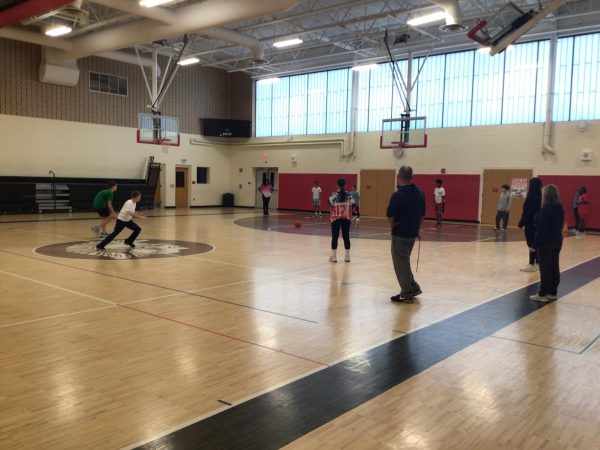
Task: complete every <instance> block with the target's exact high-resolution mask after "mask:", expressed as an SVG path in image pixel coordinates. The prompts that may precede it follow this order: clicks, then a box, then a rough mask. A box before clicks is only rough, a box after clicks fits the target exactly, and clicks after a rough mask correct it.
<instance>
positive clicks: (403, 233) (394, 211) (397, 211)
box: [386, 166, 425, 303]
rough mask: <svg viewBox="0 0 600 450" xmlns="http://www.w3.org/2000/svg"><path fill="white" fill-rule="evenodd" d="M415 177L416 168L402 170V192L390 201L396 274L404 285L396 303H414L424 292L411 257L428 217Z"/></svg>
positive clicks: (393, 196) (388, 214)
mask: <svg viewBox="0 0 600 450" xmlns="http://www.w3.org/2000/svg"><path fill="white" fill-rule="evenodd" d="M412 177H413V170H412V167H410V166H402V167H400V170H399V171H398V176H397V178H396V182H397V185H398V189H397V190H396V192H394V193H393V194H392V197H391V198H390V203H389V205H388V208H387V214H386V215H387V217H388V221H389V223H390V226H391V227H392V261H393V263H394V271H395V272H396V277H397V278H398V283H400V294H398V295H394V296H393V297H392V298H391V300H392V301H393V302H402V303H413V301H414V297H416V296H418V295H419V294H421V293H422V291H421V287H420V286H419V283H417V282H416V281H415V278H414V276H413V273H412V270H411V267H410V254H411V253H412V249H413V247H414V245H415V240H416V239H417V237H418V236H419V230H420V228H421V224H422V223H423V217H424V216H425V196H424V195H423V192H422V191H421V190H420V189H419V188H418V187H416V186H415V185H414V184H413V182H412Z"/></svg>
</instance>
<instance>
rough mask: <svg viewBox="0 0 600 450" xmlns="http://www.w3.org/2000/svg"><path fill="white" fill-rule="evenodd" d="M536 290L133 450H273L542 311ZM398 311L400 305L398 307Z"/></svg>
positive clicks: (565, 280)
mask: <svg viewBox="0 0 600 450" xmlns="http://www.w3.org/2000/svg"><path fill="white" fill-rule="evenodd" d="M599 276H600V257H598V258H595V259H593V260H591V261H587V262H585V263H582V264H580V265H578V266H575V267H573V268H571V269H568V270H566V271H565V272H563V273H562V277H561V278H562V282H561V286H560V289H559V291H560V292H559V293H560V295H563V296H564V295H566V294H568V293H570V292H572V291H574V290H576V289H578V288H579V287H581V286H582V285H584V284H586V283H589V282H591V281H593V280H594V279H596V278H597V277H599ZM537 286H538V283H533V284H530V285H528V286H526V287H524V288H521V289H517V290H516V291H513V292H510V293H508V294H505V295H503V296H501V297H499V298H496V299H495V300H491V301H489V302H487V303H484V304H482V305H479V306H476V307H474V308H472V309H469V310H467V311H464V312H462V313H459V314H457V315H455V316H452V317H449V318H447V319H445V320H442V321H440V322H437V323H435V324H432V325H429V326H427V327H425V328H421V329H419V330H416V331H414V332H412V333H410V334H407V335H405V336H401V337H398V338H396V339H393V340H391V341H389V342H387V343H385V344H383V345H380V346H378V347H376V348H373V349H371V350H369V351H367V352H365V353H363V354H361V355H359V356H355V357H353V358H350V359H348V360H346V361H343V362H340V363H338V364H335V365H333V366H331V367H329V368H326V369H323V370H320V371H319V372H316V373H314V374H312V375H309V376H307V377H305V378H302V379H300V380H297V381H294V382H292V383H290V384H288V385H285V386H283V387H280V388H278V389H275V390H273V391H271V392H268V393H266V394H263V395H260V396H258V397H255V398H253V399H251V400H248V401H246V402H244V403H241V404H239V405H236V406H233V407H232V408H229V409H227V410H225V411H222V412H220V413H218V414H215V415H213V416H211V417H209V418H207V419H204V420H202V421H200V422H197V423H194V424H192V425H189V426H187V427H185V428H182V429H180V430H178V431H175V432H172V433H170V434H168V435H166V436H164V437H162V438H159V439H156V440H154V441H152V442H150V443H147V444H145V445H142V446H140V447H138V448H139V449H165V448H169V449H277V448H280V447H283V446H284V445H286V444H289V443H290V442H293V441H295V440H296V439H298V438H300V437H302V436H304V435H305V434H307V433H309V432H311V431H313V430H315V429H316V428H318V427H320V426H322V425H324V424H326V423H327V422H330V421H331V420H333V419H335V418H337V417H339V416H341V415H342V414H344V413H346V412H348V411H350V410H352V409H354V408H356V407H358V406H360V405H361V404H363V403H365V402H367V401H369V400H371V399H372V398H374V397H376V396H377V395H379V394H381V393H383V392H385V391H387V390H389V389H391V388H393V387H394V386H397V385H398V384H400V383H402V382H403V381H405V380H407V379H409V378H411V377H413V376H415V375H417V374H419V373H421V372H423V371H424V370H426V369H427V368H429V367H431V366H433V365H434V364H437V363H439V362H440V361H443V360H444V359H446V358H448V357H450V356H452V355H454V354H455V353H457V352H459V351H461V350H463V349H465V348H466V347H468V346H470V345H472V344H474V343H476V342H478V341H480V340H482V339H484V338H487V337H488V336H490V335H491V334H493V333H494V332H496V331H498V330H500V329H502V328H504V327H506V326H508V325H510V324H511V323H513V322H515V321H517V320H519V319H521V318H523V317H525V316H527V315H528V314H531V313H532V312H534V311H537V310H538V309H540V308H543V307H544V306H545V304H543V303H542V304H540V303H536V302H533V301H530V300H529V299H528V296H529V295H531V294H534V293H535V292H537ZM397 306H398V307H399V308H402V307H403V306H404V305H397Z"/></svg>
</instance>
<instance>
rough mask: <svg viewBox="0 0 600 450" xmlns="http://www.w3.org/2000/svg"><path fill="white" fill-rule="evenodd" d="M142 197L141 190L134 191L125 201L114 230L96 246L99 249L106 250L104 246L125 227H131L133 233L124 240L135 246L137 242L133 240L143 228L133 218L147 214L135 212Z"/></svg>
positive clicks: (143, 217) (142, 217)
mask: <svg viewBox="0 0 600 450" xmlns="http://www.w3.org/2000/svg"><path fill="white" fill-rule="evenodd" d="M141 198H142V194H140V192H139V191H133V192H132V193H131V198H130V199H129V200H127V201H126V202H125V204H124V205H123V207H122V208H121V211H120V212H119V216H118V217H117V223H116V224H115V229H114V231H113V232H112V233H111V234H109V235H108V236H106V237H105V238H104V240H103V241H102V242H100V243H99V244H98V245H96V248H97V249H98V250H104V247H106V246H107V245H108V244H110V243H111V242H112V240H113V239H114V238H116V237H117V236H118V235H119V233H121V231H123V228H129V229H130V230H132V231H133V232H132V233H131V235H130V236H129V237H128V238H127V239H125V241H124V242H125V244H127V245H129V246H130V247H132V248H133V247H135V244H134V243H133V242H134V241H135V238H137V237H138V235H139V234H140V232H141V231H142V229H141V228H140V226H139V225H138V224H136V223H135V222H134V221H133V218H134V217H138V218H140V219H145V218H146V216H145V215H144V214H143V213H138V212H135V206H136V203H137V202H139V201H140V199H141Z"/></svg>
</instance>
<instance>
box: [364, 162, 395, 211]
mask: <svg viewBox="0 0 600 450" xmlns="http://www.w3.org/2000/svg"><path fill="white" fill-rule="evenodd" d="M395 185H396V174H395V172H394V171H393V170H361V171H360V214H361V215H362V216H369V217H385V212H386V210H387V206H388V202H389V200H390V196H391V195H392V193H393V192H394V189H395Z"/></svg>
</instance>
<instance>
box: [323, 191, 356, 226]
mask: <svg viewBox="0 0 600 450" xmlns="http://www.w3.org/2000/svg"><path fill="white" fill-rule="evenodd" d="M340 193H341V192H340V191H335V192H334V193H332V194H331V195H330V196H329V204H330V205H331V216H330V220H331V221H332V222H333V221H335V220H338V219H346V220H351V219H352V205H354V198H353V197H352V195H350V193H349V192H346V200H344V201H342V200H341V198H340V197H341V195H340Z"/></svg>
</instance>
